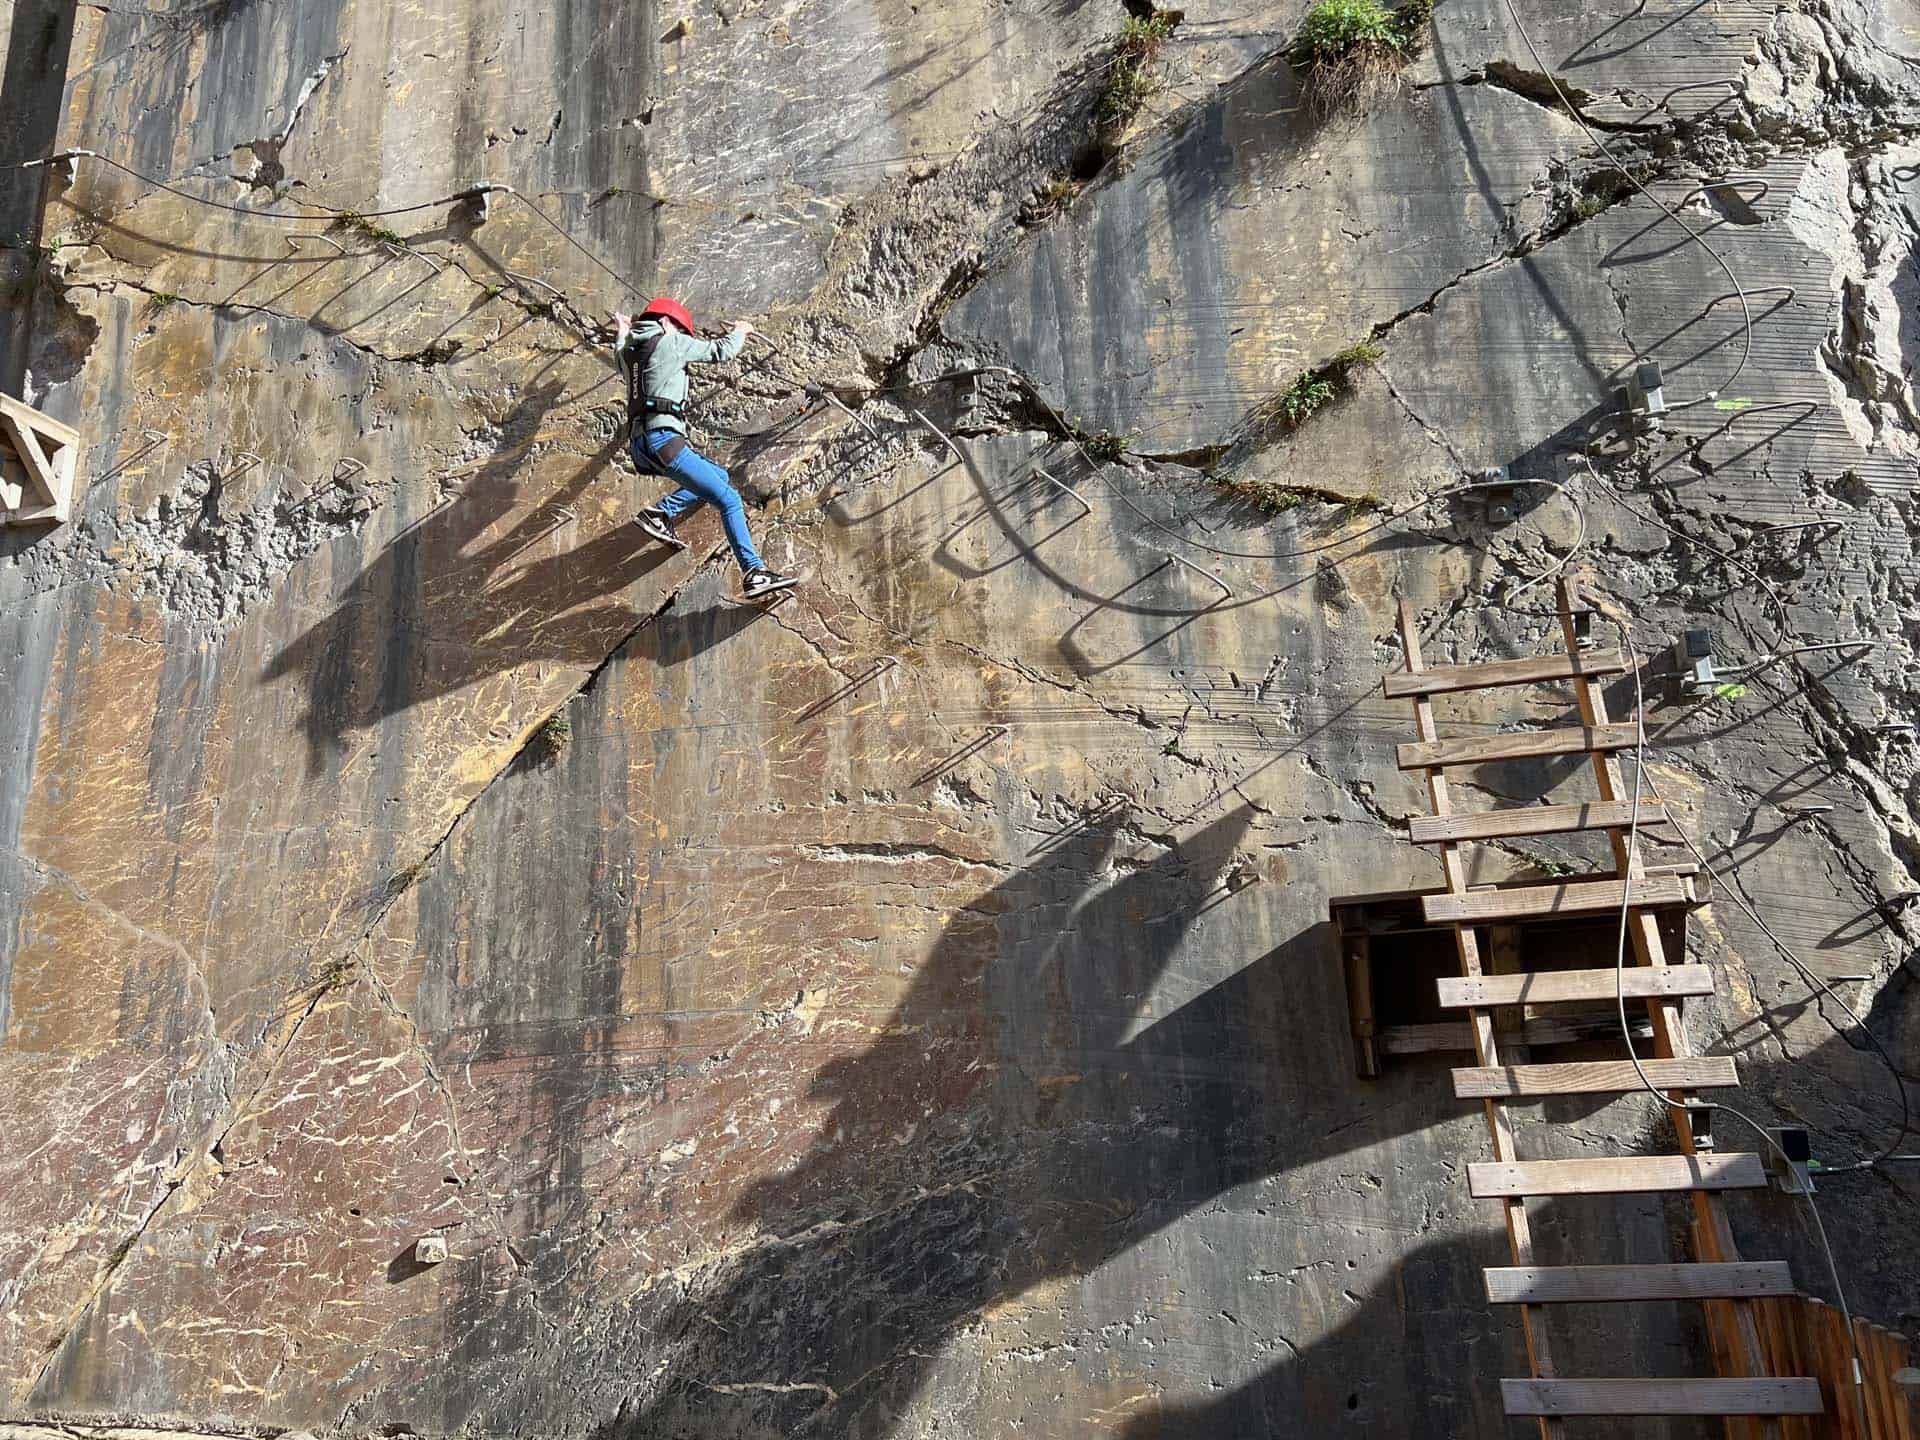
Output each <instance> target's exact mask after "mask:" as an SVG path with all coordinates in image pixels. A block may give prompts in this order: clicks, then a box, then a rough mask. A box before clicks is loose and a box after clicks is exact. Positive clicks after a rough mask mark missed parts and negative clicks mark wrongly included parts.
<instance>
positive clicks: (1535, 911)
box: [1420, 875, 1693, 925]
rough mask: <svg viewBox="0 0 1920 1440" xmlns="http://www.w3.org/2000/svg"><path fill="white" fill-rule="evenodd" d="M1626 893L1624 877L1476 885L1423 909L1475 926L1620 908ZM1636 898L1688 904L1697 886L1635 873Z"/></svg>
mask: <svg viewBox="0 0 1920 1440" xmlns="http://www.w3.org/2000/svg"><path fill="white" fill-rule="evenodd" d="M1625 897H1626V882H1625V881H1623V880H1584V881H1582V880H1572V881H1565V882H1562V883H1560V884H1555V885H1521V886H1516V887H1514V888H1512V889H1508V890H1473V891H1469V892H1468V893H1467V894H1465V895H1428V896H1426V897H1425V898H1423V899H1422V900H1421V901H1420V911H1421V914H1423V915H1425V916H1426V919H1427V923H1428V924H1429V925H1472V924H1476V923H1484V922H1486V921H1488V920H1541V919H1545V918H1547V917H1549V916H1553V915H1582V914H1589V913H1591V912H1592V911H1595V910H1618V909H1619V908H1620V903H1621V900H1622V899H1623V898H1625ZM1631 899H1632V901H1633V903H1634V904H1635V905H1636V906H1638V905H1685V904H1687V903H1688V902H1689V901H1691V900H1692V899H1693V885H1692V883H1691V881H1690V878H1689V877H1686V876H1682V875H1645V876H1635V877H1634V881H1633V894H1632V897H1631Z"/></svg>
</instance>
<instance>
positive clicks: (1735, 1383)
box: [1383, 581, 1822, 1436]
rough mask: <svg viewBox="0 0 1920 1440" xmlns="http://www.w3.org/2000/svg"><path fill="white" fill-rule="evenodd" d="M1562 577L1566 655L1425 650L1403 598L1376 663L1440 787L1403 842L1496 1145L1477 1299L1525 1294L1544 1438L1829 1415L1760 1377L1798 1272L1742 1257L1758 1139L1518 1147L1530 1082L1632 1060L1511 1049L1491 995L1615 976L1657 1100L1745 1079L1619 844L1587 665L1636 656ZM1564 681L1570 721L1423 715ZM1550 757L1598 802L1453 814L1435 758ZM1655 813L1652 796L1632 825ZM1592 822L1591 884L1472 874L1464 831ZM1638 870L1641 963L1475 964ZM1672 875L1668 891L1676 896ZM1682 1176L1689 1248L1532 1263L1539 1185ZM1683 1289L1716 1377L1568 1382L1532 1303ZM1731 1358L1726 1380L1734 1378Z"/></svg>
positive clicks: (1415, 760) (1412, 748)
mask: <svg viewBox="0 0 1920 1440" xmlns="http://www.w3.org/2000/svg"><path fill="white" fill-rule="evenodd" d="M1575 608H1576V607H1575V602H1574V594H1573V591H1572V590H1571V588H1570V587H1569V585H1568V583H1567V582H1566V581H1562V582H1561V584H1560V602H1559V611H1560V626H1561V634H1562V642H1563V644H1564V645H1565V647H1566V649H1565V652H1564V653H1561V654H1555V655H1545V656H1540V657H1537V658H1531V659H1523V660H1499V661H1494V662H1492V663H1490V664H1481V665H1436V666H1433V667H1431V668H1429V667H1428V666H1427V664H1426V663H1425V661H1424V660H1423V659H1422V658H1421V654H1420V637H1419V633H1418V630H1417V629H1416V627H1415V624H1414V617H1413V611H1412V610H1411V608H1410V607H1409V606H1408V605H1407V604H1406V602H1405V601H1402V602H1401V605H1400V641H1401V645H1402V646H1403V647H1404V649H1405V652H1406V664H1407V668H1406V670H1405V672H1404V673H1402V674H1398V675H1389V676H1387V677H1386V679H1385V682H1384V685H1383V690H1384V692H1385V694H1386V695H1387V697H1388V698H1390V699H1392V698H1403V699H1409V700H1411V701H1412V702H1413V714H1414V724H1415V728H1416V731H1417V736H1418V738H1417V739H1416V740H1415V741H1414V742H1413V743H1411V744H1408V745H1402V746H1401V747H1400V750H1399V763H1400V768H1401V769H1403V770H1419V771H1423V772H1424V773H1425V775H1426V779H1427V790H1428V794H1429V796H1430V798H1431V800H1432V802H1433V816H1432V818H1430V819H1429V818H1424V817H1422V818H1419V819H1416V820H1415V821H1414V822H1413V826H1412V835H1413V839H1414V840H1415V841H1416V842H1417V843H1420V844H1426V845H1432V846H1435V847H1436V848H1437V849H1438V851H1439V854H1440V862H1441V865H1442V867H1443V868H1444V870H1445V873H1446V890H1445V892H1444V893H1440V894H1434V895H1430V896H1428V897H1426V898H1425V900H1423V902H1422V904H1423V906H1424V908H1425V911H1426V917H1427V919H1428V921H1429V923H1446V924H1451V925H1452V927H1453V932H1454V938H1455V943H1456V946H1457V947H1458V951H1459V957H1460V977H1459V978H1458V979H1453V980H1442V981H1441V982H1440V1002H1441V1004H1442V1005H1444V1006H1451V1007H1456V1008H1460V1009H1464V1010H1465V1011H1466V1012H1467V1016H1468V1019H1469V1022H1470V1028H1471V1031H1472V1035H1473V1046H1474V1052H1475V1055H1476V1057H1477V1059H1478V1061H1479V1063H1478V1064H1477V1065H1474V1066H1471V1067H1465V1068H1461V1069H1457V1070H1455V1071H1454V1072H1453V1086H1454V1093H1455V1095H1457V1096H1460V1097H1462V1098H1474V1099H1478V1100H1480V1101H1482V1103H1483V1104H1484V1105H1485V1106H1486V1115H1487V1130H1488V1134H1489V1136H1490V1137H1491V1139H1492V1142H1493V1159H1492V1160H1491V1161H1490V1162H1487V1163H1476V1164H1471V1165H1469V1166H1468V1167H1467V1173H1468V1184H1469V1186H1470V1187H1471V1189H1472V1192H1473V1194H1474V1195H1476V1196H1483V1197H1486V1198H1489V1199H1497V1200H1498V1201H1499V1202H1500V1207H1501V1209H1502V1211H1503V1212H1504V1213H1505V1216H1506V1222H1507V1238H1508V1241H1509V1242H1510V1244H1511V1247H1512V1251H1513V1264H1512V1265H1511V1266H1502V1267H1499V1268H1495V1269H1489V1270H1488V1271H1487V1272H1486V1283H1487V1298H1488V1300H1489V1301H1490V1302H1492V1303H1495V1304H1511V1305H1517V1306H1518V1307H1519V1310H1520V1324H1521V1329H1522V1332H1523V1334H1524V1336H1525V1339H1526V1347H1527V1357H1528V1361H1529V1363H1530V1366H1531V1369H1532V1371H1533V1374H1532V1376H1531V1377H1530V1378H1526V1379H1509V1380H1503V1381H1502V1382H1501V1397H1502V1399H1503V1401H1504V1402H1505V1405H1506V1410H1507V1413H1508V1414H1509V1415H1525V1416H1537V1417H1539V1422H1540V1429H1541V1433H1542V1435H1544V1436H1560V1435H1562V1434H1563V1433H1564V1427H1563V1425H1562V1423H1561V1419H1560V1417H1562V1416H1569V1415H1722V1416H1729V1417H1766V1418H1762V1419H1751V1420H1749V1419H1738V1420H1736V1419H1729V1420H1728V1421H1727V1428H1728V1432H1729V1434H1730V1435H1743V1434H1768V1435H1777V1434H1779V1433H1780V1422H1779V1420H1778V1419H1776V1418H1774V1417H1778V1416H1783V1415H1814V1414H1820V1413H1821V1412H1822V1403H1821V1397H1820V1387H1819V1383H1818V1381H1816V1380H1813V1379H1805V1378H1774V1377H1772V1376H1770V1375H1768V1374H1767V1367H1766V1364H1765V1360H1764V1355H1765V1351H1764V1350H1763V1348H1762V1345H1761V1336H1760V1328H1759V1322H1758V1321H1757V1319H1756V1316H1755V1314H1754V1308H1755V1307H1754V1305H1753V1303H1752V1302H1753V1299H1754V1298H1755V1297H1759V1296H1772V1295H1784V1294H1787V1293H1789V1292H1790V1291H1791V1289H1792V1280H1791V1277H1790V1275H1789V1273H1788V1269H1787V1266H1786V1264H1785V1263H1784V1262H1762V1263H1749V1262H1743V1261H1742V1260H1741V1259H1740V1256H1739V1252H1738V1250H1737V1249H1736V1247H1735V1245H1734V1241H1733V1232H1732V1229H1731V1228H1730V1227H1729V1225H1728V1223H1727V1217H1726V1211H1725V1208H1724V1206H1723V1204H1722V1200H1721V1195H1720V1192H1721V1191H1723V1190H1727V1189H1734V1188H1742V1187H1758V1186H1763V1185H1765V1184H1766V1179H1767V1176H1766V1166H1765V1165H1764V1164H1763V1163H1762V1161H1761V1158H1760V1156H1758V1155H1755V1154H1729V1153H1725V1152H1720V1151H1714V1150H1701V1149H1698V1148H1697V1147H1696V1145H1695V1143H1694V1135H1693V1129H1692V1125H1691V1123H1690V1121H1689V1118H1688V1115H1687V1113H1686V1112H1685V1111H1683V1110H1669V1111H1668V1112H1667V1113H1668V1116H1669V1118H1670V1119H1671V1121H1672V1122H1673V1129H1674V1135H1675V1137H1676V1139H1677V1140H1678V1142H1679V1153H1678V1154H1676V1155H1648V1156H1625V1157H1620V1158H1615V1159H1592V1160H1523V1159H1521V1158H1520V1156H1519V1155H1518V1154H1517V1153H1516V1150H1515V1147H1514V1128H1513V1123H1512V1120H1511V1119H1510V1117H1509V1116H1508V1114H1507V1108H1506V1107H1507V1104H1508V1102H1509V1101H1513V1100H1526V1099H1531V1098H1533V1097H1536V1096H1542V1095H1563V1094H1599V1093H1606V1092H1609V1091H1618V1092H1623V1093H1624V1092H1628V1091H1634V1090H1639V1089H1641V1088H1642V1085H1641V1081H1640V1076H1639V1073H1638V1072H1637V1071H1636V1070H1635V1069H1634V1066H1633V1062H1632V1061H1631V1060H1617V1061H1601V1062H1588V1063H1582V1064H1562V1065H1535V1064H1505V1063H1503V1062H1502V1058H1501V1054H1500V1049H1499V1039H1498V1034H1499V1032H1498V1031H1497V1030H1496V1026H1495V1020H1494V1015H1493V1013H1492V1007H1494V1006H1497V1005H1515V1004H1525V1003H1529V1002H1546V1001H1560V1000H1570V999H1573V1000H1578V999H1589V1000H1608V1001H1611V1000H1612V999H1613V998H1614V993H1615V986H1616V983H1623V984H1624V989H1625V993H1626V995H1627V996H1628V997H1629V998H1630V999H1632V1000H1633V1001H1634V1002H1635V1003H1636V1004H1643V1005H1644V1006H1645V1007H1646V1013H1647V1016H1648V1018H1649V1020H1650V1021H1651V1022H1652V1027H1653V1037H1654V1051H1655V1054H1654V1058H1651V1059H1648V1060H1643V1061H1642V1062H1641V1064H1642V1066H1643V1068H1644V1069H1645V1070H1646V1073H1647V1076H1648V1078H1649V1079H1650V1080H1652V1081H1653V1082H1654V1083H1655V1084H1657V1085H1659V1086H1661V1087H1662V1088H1663V1090H1664V1091H1665V1093H1666V1094H1667V1095H1668V1097H1669V1098H1670V1099H1672V1100H1675V1101H1680V1100H1683V1099H1684V1098H1685V1097H1686V1096H1687V1094H1688V1093H1689V1092H1691V1091H1694V1090H1698V1089H1707V1088H1712V1087H1726V1086H1733V1085H1737V1084H1738V1083H1739V1077H1738V1074H1737V1073H1736V1071H1735V1069H1734V1064H1733V1061H1732V1060H1730V1059H1727V1058H1725V1057H1715V1056H1694V1055H1691V1054H1689V1052H1688V1049H1687V1037H1686V1031H1685V1029H1684V1027H1683V1026H1682V1024H1681V1010H1680V1005H1681V1001H1682V997H1684V996H1687V995H1704V994H1710V993H1711V992H1712V989H1713V980H1712V975H1711V973H1710V972H1709V971H1708V969H1707V967H1705V966H1702V965H1684V964H1683V965H1669V964H1668V963H1667V957H1666V953H1665V948H1664V946H1663V944H1662V942H1661V935H1660V929H1659V926H1658V924H1657V923H1656V918H1655V915H1654V913H1653V911H1652V910H1651V909H1649V908H1647V907H1648V906H1651V905H1654V904H1656V903H1660V902H1663V901H1665V902H1671V901H1673V900H1675V899H1677V898H1678V899H1684V898H1686V895H1685V893H1684V892H1683V891H1680V890H1677V889H1676V887H1677V886H1678V885H1679V883H1680V882H1679V881H1677V880H1675V879H1674V877H1671V876H1659V875H1650V874H1648V872H1647V870H1646V867H1645V866H1644V865H1643V864H1642V863H1641V860H1640V857H1639V854H1638V851H1637V848H1636V849H1633V850H1631V851H1630V848H1629V845H1628V834H1627V832H1628V828H1629V826H1630V824H1631V820H1632V815H1631V811H1632V804H1631V798H1630V797H1628V798H1627V799H1623V798H1622V792H1621V786H1620V781H1619V775H1618V773H1617V770H1616V767H1615V765H1614V761H1613V759H1612V752H1614V751H1617V750H1624V749H1630V748H1632V747H1633V745H1634V744H1635V741H1636V728H1635V726H1633V725H1631V724H1615V723H1613V722H1612V721H1610V720H1609V719H1608V716H1607V706H1606V700H1605V698H1604V696H1602V694H1601V693H1600V691H1599V689H1598V687H1597V686H1595V684H1594V683H1593V682H1594V680H1595V679H1596V678H1599V677H1604V676H1608V675H1622V674H1626V673H1628V667H1629V665H1631V664H1632V663H1634V662H1633V660H1632V659H1631V657H1629V656H1628V655H1625V654H1623V653H1621V652H1619V651H1597V650H1596V651H1583V650H1582V649H1581V647H1580V644H1579V641H1578V639H1577V638H1576V631H1575V622H1574V612H1575ZM1559 683H1569V684H1571V686H1572V689H1573V692H1574V696H1575V698H1576V700H1577V701H1578V704H1579V711H1580V724H1579V726H1578V727H1577V728H1565V729H1557V730H1541V731H1533V732H1529V733H1523V734H1502V735H1492V736H1484V737H1476V738H1472V739H1464V740H1461V739H1456V740H1442V739H1441V738H1440V734H1439V731H1438V728H1437V727H1436V725H1435V723H1434V713H1433V697H1434V696H1436V695H1446V694H1453V693H1460V692H1467V691H1479V690H1484V689H1490V688H1494V687H1499V686H1511V685H1537V684H1559ZM1542 755H1588V756H1590V757H1591V758H1592V763H1593V773H1594V778H1595V779H1596V780H1597V781H1598V783H1599V790H1600V798H1599V801H1598V802H1597V803H1595V802H1588V803H1585V804H1570V805H1547V806H1524V807H1519V808H1512V809H1505V810H1494V811H1491V812H1484V813H1480V814H1475V815H1456V814H1455V813H1454V811H1453V806H1452V802H1451V799H1450V797H1449V795H1448V790H1447V774H1446V772H1447V767H1448V766H1450V765H1477V764H1485V763H1489V762H1493V761H1499V760H1509V759H1521V758H1530V757H1535V756H1542ZM1664 818H1665V816H1664V814H1663V812H1662V811H1661V809H1660V807H1659V806H1657V805H1654V804H1649V803H1647V802H1645V801H1643V802H1642V806H1641V821H1640V823H1641V826H1642V828H1645V827H1647V826H1649V825H1651V824H1653V823H1654V822H1655V821H1656V820H1662V819H1664ZM1575 831H1603V832H1605V833H1606V835H1607V836H1608V838H1609V840H1610V841H1611V843H1612V849H1613V862H1614V869H1613V872H1612V873H1611V874H1610V875H1606V876H1604V877H1593V878H1590V879H1587V880H1583V881H1577V882H1570V883H1555V884H1550V885H1538V886H1530V887H1525V888H1519V889H1501V890H1478V891H1473V890H1469V888H1468V884H1467V869H1466V865H1465V863H1464V860H1463V858H1462V855H1461V847H1462V846H1463V845H1465V844H1469V843H1473V842H1476V841H1486V840H1497V839H1503V838H1506V837H1508V836H1514V835H1541V834H1554V833H1570V832H1575ZM1629 876H1631V877H1632V886H1631V892H1630V894H1629V895H1628V896H1627V898H1628V899H1629V900H1630V901H1631V904H1630V905H1629V908H1628V912H1627V926H1628V933H1629V934H1630V935H1631V936H1632V939H1633V948H1634V956H1635V959H1636V961H1637V962H1638V963H1637V964H1635V965H1633V966H1631V967H1629V968H1628V969H1627V970H1626V972H1625V973H1624V976H1616V975H1615V972H1614V971H1612V970H1572V971H1541V972H1537V973H1532V972H1524V971H1523V972H1521V973H1518V974H1500V975H1490V974H1488V973H1487V972H1486V971H1485V970H1484V969H1483V968H1482V966H1481V959H1480V942H1479V938H1478V936H1477V935H1476V934H1475V931H1474V926H1475V924H1476V923H1487V922H1489V921H1498V922H1500V923H1503V924H1511V923H1514V922H1516V921H1526V920H1538V919H1549V918H1552V917H1555V916H1558V915H1562V914H1569V913H1578V912H1589V913H1591V912H1596V911H1607V910H1618V908H1619V906H1620V903H1621V900H1622V887H1623V886H1624V885H1625V884H1626V882H1627V878H1628V877H1629ZM1669 891H1672V892H1674V893H1668V892H1669ZM1649 1191H1683V1192H1685V1193H1687V1194H1688V1195H1689V1196H1690V1197H1691V1203H1692V1207H1693V1234H1694V1249H1695V1251H1696V1252H1697V1261H1696V1262H1694V1263H1682V1264H1672V1265H1571V1266H1543V1265H1538V1264H1536V1263H1535V1261H1534V1245H1533V1233H1532V1229H1531V1227H1530V1224H1529V1220H1528V1215H1527V1203H1526V1202H1527V1197H1528V1196H1532V1195H1576V1194H1634V1193H1645V1192H1649ZM1676 1298H1678V1299H1692V1300H1701V1301H1705V1302H1707V1304H1708V1307H1709V1310H1708V1324H1709V1327H1710V1330H1711V1331H1712V1332H1713V1334H1714V1337H1715V1348H1716V1350H1717V1351H1719V1352H1721V1355H1722V1356H1723V1357H1724V1365H1725V1367H1726V1369H1723V1372H1722V1378H1716V1379H1684V1378H1676V1379H1563V1378H1560V1377H1559V1376H1558V1375H1557V1373H1556V1371H1555V1369H1554V1364H1553V1356H1552V1353H1551V1349H1550V1346H1549V1344H1548V1339H1547V1336H1546V1333H1545V1330H1544V1327H1543V1325H1542V1324H1541V1319H1542V1317H1541V1316H1540V1315H1539V1314H1537V1313H1536V1309H1537V1307H1539V1306H1542V1305H1549V1304H1555V1303H1562V1302H1575V1301H1578V1302H1588V1301H1601V1300H1606V1301H1636V1300H1655V1299H1676ZM1728 1370H1730V1371H1731V1377H1732V1378H1727V1372H1728Z"/></svg>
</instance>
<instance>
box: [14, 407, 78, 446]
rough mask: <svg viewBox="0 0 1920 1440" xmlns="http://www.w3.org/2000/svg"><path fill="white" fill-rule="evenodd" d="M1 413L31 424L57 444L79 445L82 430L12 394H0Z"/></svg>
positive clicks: (25, 423) (24, 423)
mask: <svg viewBox="0 0 1920 1440" xmlns="http://www.w3.org/2000/svg"><path fill="white" fill-rule="evenodd" d="M0 415H10V416H12V417H13V418H14V419H16V420H18V421H20V422H21V423H22V424H23V425H31V426H33V427H34V428H35V429H36V430H38V431H39V432H40V433H41V434H43V435H47V436H51V437H52V439H53V441H54V443H55V444H57V445H78V444H79V443H80V432H79V431H78V430H76V429H74V428H73V427H72V426H71V425H69V424H67V423H66V422H65V421H63V420H56V419H54V418H53V417H52V416H51V415H48V414H46V413H45V412H43V411H40V410H36V409H34V408H33V407H32V406H31V405H29V404H27V403H26V402H25V401H23V400H16V399H14V398H13V396H11V395H0Z"/></svg>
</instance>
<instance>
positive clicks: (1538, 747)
mask: <svg viewBox="0 0 1920 1440" xmlns="http://www.w3.org/2000/svg"><path fill="white" fill-rule="evenodd" d="M1638 735H1639V732H1638V731H1637V730H1636V729H1635V728H1634V727H1633V726H1631V725H1570V726H1567V727H1565V728H1563V729H1559V730H1518V731H1514V732H1512V733H1510V734H1505V735H1465V736H1461V737H1459V738H1457V739H1453V740H1409V741H1407V742H1406V743H1405V744H1402V745H1399V746H1397V747H1395V751H1396V754H1397V755H1398V756H1399V764H1400V768H1401V769H1402V770H1425V769H1428V768H1430V767H1432V766H1435V765H1484V764H1486V763H1487V762H1489V761H1493V760H1537V759H1540V758H1541V757H1543V756H1547V755H1591V754H1593V753H1595V752H1597V751H1601V750H1631V749H1632V748H1633V746H1634V744H1635V742H1636V740H1637V738H1638Z"/></svg>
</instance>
